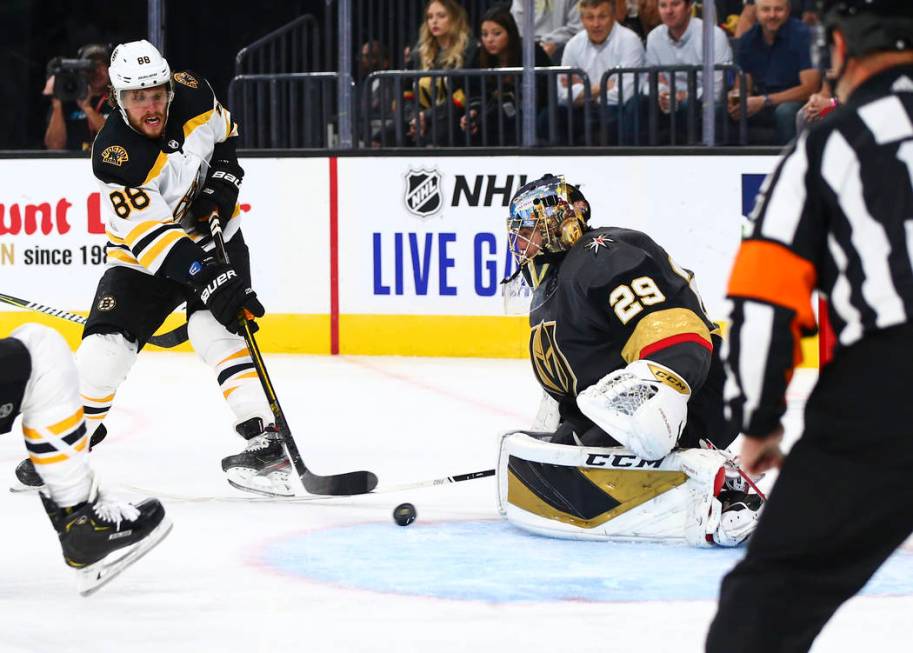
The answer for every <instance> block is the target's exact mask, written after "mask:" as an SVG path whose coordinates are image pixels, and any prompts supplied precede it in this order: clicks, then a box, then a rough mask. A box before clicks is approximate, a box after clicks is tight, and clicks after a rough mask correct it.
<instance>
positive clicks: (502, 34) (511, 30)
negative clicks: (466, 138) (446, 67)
mask: <svg viewBox="0 0 913 653" xmlns="http://www.w3.org/2000/svg"><path fill="white" fill-rule="evenodd" d="M479 34H480V35H481V41H482V47H481V48H479V55H478V58H477V60H476V62H475V65H474V66H473V67H475V68H483V69H484V68H520V67H522V66H523V45H522V41H521V39H520V33H519V31H518V29H517V23H516V21H515V20H514V17H513V15H512V14H511V13H510V11H509V10H508V9H507V6H506V5H495V6H494V7H492V8H491V9H489V10H488V11H487V12H485V15H484V16H482V22H481V25H480V28H479ZM535 52H536V58H535V65H536V67H537V68H541V67H547V66H550V65H551V59H549V56H548V54H546V52H545V50H544V49H543V48H542V46H541V45H540V44H539V43H536V44H535ZM500 80H501V81H500V88H499V85H498V79H497V78H494V77H489V78H486V79H485V81H484V83H479V80H478V78H475V79H474V80H470V84H471V85H472V88H473V89H478V90H477V91H473V92H471V93H470V98H469V110H468V111H467V112H466V115H465V116H463V117H462V118H461V119H460V128H461V129H462V130H463V132H464V133H465V132H468V133H469V135H470V142H471V143H472V144H474V145H476V144H480V143H481V144H483V145H489V144H496V145H516V144H517V142H518V141H517V128H518V118H519V112H520V109H521V106H520V105H521V102H520V85H521V78H519V77H517V76H515V75H510V76H504V77H501V78H500ZM546 92H547V79H546V78H545V77H544V76H542V75H539V76H537V78H536V104H537V105H538V106H540V107H541V106H543V104H544V102H545V99H546V96H545V94H546ZM480 96H484V98H485V101H484V102H483V101H482V97H480Z"/></svg>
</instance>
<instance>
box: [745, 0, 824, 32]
mask: <svg viewBox="0 0 913 653" xmlns="http://www.w3.org/2000/svg"><path fill="white" fill-rule="evenodd" d="M817 1H818V0H789V5H790V13H792V15H793V16H796V17H799V18H800V19H801V20H802V22H803V23H805V24H806V25H809V26H814V25H817V24H818V11H817ZM757 22H758V14H757V7H755V0H744V6H743V7H742V13H741V15H740V16H739V19H738V23H737V25H736V28H735V37H736V38H741V36H742V35H743V34H745V32H747V31H748V30H750V29H751V28H752V27H754V26H755V24H757Z"/></svg>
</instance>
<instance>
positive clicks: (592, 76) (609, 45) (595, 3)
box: [538, 0, 644, 145]
mask: <svg viewBox="0 0 913 653" xmlns="http://www.w3.org/2000/svg"><path fill="white" fill-rule="evenodd" d="M615 2H616V0H580V3H579V7H580V20H581V22H582V23H583V29H584V31H582V32H580V33H579V34H577V36H575V37H574V38H572V39H571V40H570V41H568V43H567V46H565V48H564V55H563V56H562V57H561V66H562V67H566V68H578V69H580V70H582V71H583V72H585V73H586V75H587V77H588V79H589V83H590V88H588V89H587V88H585V87H584V80H583V79H582V78H580V77H579V76H577V75H574V76H573V77H572V79H570V80H569V79H568V76H562V77H561V79H560V85H561V87H562V88H561V89H560V91H561V92H560V93H559V95H560V96H561V103H562V106H559V107H558V110H557V112H556V113H557V116H556V121H555V124H554V127H555V131H556V134H557V139H559V140H556V139H554V138H551V137H550V129H549V121H550V120H551V116H550V115H549V114H550V111H548V110H545V111H542V112H540V114H539V120H538V123H539V125H538V129H539V135H540V138H543V139H545V140H547V141H548V142H549V143H550V144H553V145H557V144H559V143H560V139H563V137H564V135H565V134H567V132H568V127H569V123H570V125H572V130H571V140H572V143H571V144H573V143H574V142H579V141H580V139H581V137H582V136H583V134H584V130H585V128H586V126H585V125H584V116H585V114H584V110H583V107H584V103H585V102H587V101H589V102H590V103H591V106H592V108H593V109H594V110H593V111H591V114H590V118H591V121H592V124H591V125H590V126H591V127H596V126H598V124H599V121H600V120H601V118H604V120H605V123H606V124H607V126H608V133H609V134H610V135H614V134H615V133H616V132H617V127H618V121H619V120H623V128H624V131H625V139H624V140H628V139H629V138H630V137H632V136H633V135H634V133H635V130H636V112H637V106H638V104H637V103H638V98H636V97H635V92H634V91H635V78H636V77H637V75H636V74H633V73H628V74H625V75H623V82H622V84H621V91H622V92H623V94H624V98H625V102H624V105H623V106H619V101H620V98H619V88H618V77H617V76H616V77H610V78H609V80H608V82H607V84H606V88H605V89H603V88H602V87H601V86H600V84H601V83H602V76H603V74H604V73H605V72H606V71H608V70H611V69H613V68H640V67H643V65H644V46H643V44H642V43H641V42H640V38H638V36H637V34H635V33H634V32H632V31H631V30H630V29H628V28H627V27H625V26H624V25H621V24H619V23H617V22H616V21H615ZM603 90H605V105H604V106H603V105H602V104H601V98H602V92H603ZM600 109H601V110H602V112H603V116H600V111H599V110H600Z"/></svg>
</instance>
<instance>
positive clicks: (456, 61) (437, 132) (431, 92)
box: [405, 0, 478, 145]
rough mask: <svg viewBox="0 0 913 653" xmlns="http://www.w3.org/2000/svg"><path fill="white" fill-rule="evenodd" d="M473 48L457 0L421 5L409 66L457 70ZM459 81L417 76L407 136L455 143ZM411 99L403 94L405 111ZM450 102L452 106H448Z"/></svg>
mask: <svg viewBox="0 0 913 653" xmlns="http://www.w3.org/2000/svg"><path fill="white" fill-rule="evenodd" d="M477 49H478V43H477V42H476V40H475V38H473V36H472V33H471V32H470V29H469V19H468V17H467V15H466V10H465V9H464V8H463V6H462V5H461V4H460V3H459V2H457V0H429V1H428V2H427V3H426V4H425V20H424V22H422V26H421V27H420V28H419V36H418V43H417V44H416V46H415V47H414V48H413V49H412V54H411V57H412V61H411V67H412V68H414V69H418V70H457V69H460V68H463V67H464V66H465V65H466V64H467V63H469V62H471V61H472V60H473V59H474V58H475V56H476V50H477ZM459 84H460V80H459V79H458V78H453V79H451V78H445V77H433V78H432V77H421V78H419V80H418V83H417V84H416V86H415V89H414V90H413V93H417V95H418V98H417V101H418V105H419V108H420V110H419V112H418V114H417V115H415V116H414V117H412V118H411V119H410V120H409V136H410V137H411V138H413V139H414V140H415V142H416V143H421V142H423V141H427V139H426V136H429V135H431V136H433V137H434V139H435V144H437V145H444V144H447V145H452V144H455V143H456V136H457V134H456V132H457V130H458V124H459V118H460V116H462V115H463V112H464V108H465V93H464V91H463V89H462V88H460V87H459ZM415 102H416V100H415V99H414V96H413V95H412V94H407V97H406V107H405V109H406V111H407V113H408V112H409V111H410V109H411V108H412V107H414V106H415ZM451 103H452V104H453V105H454V106H453V109H450V108H448V104H451ZM432 121H434V122H433V124H432Z"/></svg>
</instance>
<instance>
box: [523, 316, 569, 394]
mask: <svg viewBox="0 0 913 653" xmlns="http://www.w3.org/2000/svg"><path fill="white" fill-rule="evenodd" d="M557 326H558V323H557V322H540V323H539V324H537V325H536V326H534V327H533V330H532V332H531V333H530V335H529V355H530V359H531V360H532V362H533V371H534V372H535V373H536V378H537V379H538V380H539V383H541V384H542V387H543V388H546V389H547V390H551V391H552V392H555V393H557V394H562V395H569V396H576V395H577V377H576V376H575V375H574V370H572V369H571V365H570V363H568V362H567V359H566V358H565V357H564V354H562V353H561V350H560V349H559V348H558V339H557V336H556V333H555V331H556V328H557Z"/></svg>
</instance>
